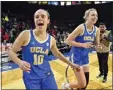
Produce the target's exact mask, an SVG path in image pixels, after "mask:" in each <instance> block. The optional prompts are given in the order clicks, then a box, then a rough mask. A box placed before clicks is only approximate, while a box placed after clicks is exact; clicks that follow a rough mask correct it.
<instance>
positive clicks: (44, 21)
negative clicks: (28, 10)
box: [34, 9, 50, 30]
mask: <svg viewBox="0 0 113 90" xmlns="http://www.w3.org/2000/svg"><path fill="white" fill-rule="evenodd" d="M49 22H50V19H49V13H48V12H47V11H46V10H43V9H39V10H37V11H36V12H35V14H34V23H35V26H36V28H37V29H38V30H42V29H47V26H48V24H49Z"/></svg>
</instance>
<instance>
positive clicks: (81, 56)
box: [71, 24, 96, 65]
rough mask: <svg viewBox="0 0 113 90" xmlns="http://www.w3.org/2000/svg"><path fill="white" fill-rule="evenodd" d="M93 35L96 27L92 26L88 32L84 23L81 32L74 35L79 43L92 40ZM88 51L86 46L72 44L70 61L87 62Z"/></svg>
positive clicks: (80, 63) (94, 35) (82, 63)
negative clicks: (76, 35) (78, 34)
mask: <svg viewBox="0 0 113 90" xmlns="http://www.w3.org/2000/svg"><path fill="white" fill-rule="evenodd" d="M95 37H96V27H95V26H94V28H93V30H92V31H91V32H89V31H88V30H87V28H86V25H85V24H84V30H83V34H82V35H80V36H78V37H76V38H75V41H76V42H80V43H86V42H94V39H95ZM88 53H89V49H87V48H82V47H76V46H72V48H71V61H72V62H74V63H76V64H79V65H84V64H88V63H89V61H88V59H89V58H88Z"/></svg>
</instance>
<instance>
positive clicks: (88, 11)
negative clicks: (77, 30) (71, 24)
mask: <svg viewBox="0 0 113 90" xmlns="http://www.w3.org/2000/svg"><path fill="white" fill-rule="evenodd" d="M91 11H96V12H97V10H96V9H95V8H90V9H88V10H86V11H85V14H84V17H83V19H85V21H86V20H87V17H88V16H89V13H90V12H91Z"/></svg>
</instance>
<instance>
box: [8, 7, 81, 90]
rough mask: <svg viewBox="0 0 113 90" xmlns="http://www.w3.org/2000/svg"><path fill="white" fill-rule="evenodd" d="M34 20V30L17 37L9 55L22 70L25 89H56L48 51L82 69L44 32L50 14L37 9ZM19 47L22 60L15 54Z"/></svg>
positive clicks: (26, 31) (73, 66) (75, 67)
mask: <svg viewBox="0 0 113 90" xmlns="http://www.w3.org/2000/svg"><path fill="white" fill-rule="evenodd" d="M34 22H35V26H36V28H35V29H34V30H25V31H23V32H22V33H21V34H20V35H19V36H18V37H17V39H16V40H15V42H14V44H13V46H12V48H11V50H10V51H9V56H10V58H11V59H12V60H13V61H14V62H15V63H16V64H18V65H19V67H20V68H21V69H22V70H23V80H24V83H25V87H26V89H40V90H42V89H48V90H49V89H57V84H56V82H55V79H54V75H53V73H52V70H51V68H50V65H49V58H48V52H49V51H52V53H53V54H54V55H55V56H56V57H57V58H59V59H60V60H62V61H63V62H65V63H67V64H68V65H70V66H71V67H72V68H74V69H77V70H80V73H82V72H83V70H82V68H81V67H79V66H78V65H77V64H73V63H71V62H70V61H68V60H67V59H66V58H65V57H64V56H63V55H62V54H61V53H60V52H59V51H58V48H57V47H56V41H55V39H54V38H53V37H52V36H50V35H49V34H48V33H46V29H47V26H48V24H49V22H50V15H49V13H48V12H47V11H46V10H44V9H39V10H37V11H36V12H35V14H34ZM20 48H22V58H23V60H20V59H19V58H18V57H17V55H16V52H17V51H18V50H20ZM82 75H83V74H81V76H82ZM81 78H82V77H81Z"/></svg>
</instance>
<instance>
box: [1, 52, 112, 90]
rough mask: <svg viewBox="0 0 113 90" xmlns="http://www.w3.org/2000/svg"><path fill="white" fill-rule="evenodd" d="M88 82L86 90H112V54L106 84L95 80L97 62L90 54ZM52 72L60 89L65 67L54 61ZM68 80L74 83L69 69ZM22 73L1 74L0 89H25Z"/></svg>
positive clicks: (52, 62) (17, 71)
mask: <svg viewBox="0 0 113 90" xmlns="http://www.w3.org/2000/svg"><path fill="white" fill-rule="evenodd" d="M89 56H90V81H89V85H88V87H87V89H96V90H98V89H101V90H105V89H106V90H108V89H112V72H113V71H112V54H110V55H109V61H108V67H109V72H108V80H107V82H106V83H102V82H101V81H102V78H100V79H97V78H96V76H97V75H98V74H99V71H98V61H97V56H96V54H90V55H89ZM50 64H51V67H52V70H53V72H54V75H55V79H56V82H57V85H58V88H59V89H61V84H62V83H63V82H65V81H66V79H65V69H66V67H67V65H66V64H65V63H63V62H62V61H60V60H58V59H57V60H54V61H51V62H50ZM68 75H69V79H70V81H76V78H75V77H74V74H73V71H72V70H71V68H69V74H68ZM21 77H22V71H21V70H20V69H16V70H9V71H6V72H3V73H2V89H25V86H24V84H23V81H22V78H21ZM75 90H76V89H75Z"/></svg>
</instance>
